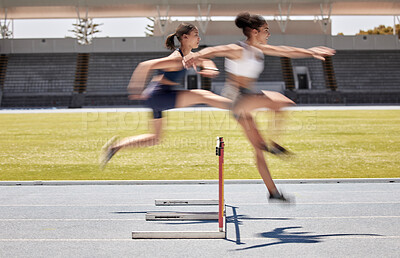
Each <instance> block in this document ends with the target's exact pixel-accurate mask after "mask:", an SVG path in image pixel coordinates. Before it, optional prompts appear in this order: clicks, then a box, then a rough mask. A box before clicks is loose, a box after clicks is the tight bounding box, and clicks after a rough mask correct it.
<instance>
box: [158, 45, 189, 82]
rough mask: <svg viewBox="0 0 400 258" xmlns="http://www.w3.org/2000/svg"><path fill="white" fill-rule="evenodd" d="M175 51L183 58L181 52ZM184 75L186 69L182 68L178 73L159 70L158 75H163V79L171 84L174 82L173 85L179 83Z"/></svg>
mask: <svg viewBox="0 0 400 258" xmlns="http://www.w3.org/2000/svg"><path fill="white" fill-rule="evenodd" d="M177 50H178V51H179V53H180V54H181V56H182V57H183V53H182V50H180V49H179V48H178V49H177ZM185 73H186V69H185V68H183V69H182V70H179V71H171V72H167V71H163V70H159V74H163V75H164V78H166V79H168V80H169V81H171V82H175V83H179V82H180V80H181V79H182V78H183V76H184V75H185Z"/></svg>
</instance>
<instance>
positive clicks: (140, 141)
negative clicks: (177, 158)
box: [111, 118, 163, 151]
mask: <svg viewBox="0 0 400 258" xmlns="http://www.w3.org/2000/svg"><path fill="white" fill-rule="evenodd" d="M162 123H163V119H162V118H158V119H153V131H154V132H153V133H152V134H141V135H136V136H131V137H126V138H124V139H122V140H120V141H118V142H116V143H115V144H114V145H113V146H112V147H111V148H112V149H115V150H117V151H118V150H120V149H123V148H135V147H146V146H153V145H157V144H159V142H160V139H161V133H162Z"/></svg>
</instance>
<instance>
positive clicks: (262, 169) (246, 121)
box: [238, 116, 278, 194]
mask: <svg viewBox="0 0 400 258" xmlns="http://www.w3.org/2000/svg"><path fill="white" fill-rule="evenodd" d="M238 122H239V124H240V125H241V126H242V128H243V130H244V133H245V134H246V136H247V138H248V139H249V141H250V143H251V144H252V145H253V147H254V150H255V156H256V157H255V158H256V164H257V169H258V173H260V176H261V178H262V179H263V181H264V184H265V186H266V187H267V189H268V191H269V193H270V194H274V193H276V192H277V191H278V190H277V189H276V185H275V183H274V181H273V180H272V177H271V174H270V172H269V169H268V166H267V163H266V161H265V157H264V153H263V150H262V149H260V146H261V144H264V145H265V142H264V139H263V138H262V137H261V135H260V133H259V131H258V130H257V126H256V124H255V122H254V120H253V118H252V117H251V116H242V117H240V118H239V119H238Z"/></svg>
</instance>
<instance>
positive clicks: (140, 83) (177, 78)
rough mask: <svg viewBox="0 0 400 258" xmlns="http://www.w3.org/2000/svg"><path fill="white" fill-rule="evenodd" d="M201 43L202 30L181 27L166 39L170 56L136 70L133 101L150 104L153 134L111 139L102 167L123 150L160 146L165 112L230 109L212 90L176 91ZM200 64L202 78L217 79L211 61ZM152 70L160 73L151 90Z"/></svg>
mask: <svg viewBox="0 0 400 258" xmlns="http://www.w3.org/2000/svg"><path fill="white" fill-rule="evenodd" d="M175 38H177V40H178V41H179V43H180V46H179V48H177V47H176V46H175V42H174V40H175ZM199 42H200V37H199V31H198V29H197V28H196V27H195V26H194V25H192V24H187V23H183V24H180V25H179V26H178V28H177V29H176V32H175V33H173V34H171V35H169V36H168V37H167V39H166V42H165V45H166V47H167V48H168V49H170V50H173V52H172V53H171V54H170V55H169V56H167V57H164V58H159V59H153V60H148V61H145V62H142V63H140V64H139V65H138V66H137V67H136V69H135V71H134V72H133V75H132V77H131V80H130V82H129V85H128V92H129V94H130V95H129V98H130V99H144V100H145V102H146V104H147V105H148V106H149V107H150V108H151V109H152V110H153V118H154V119H153V132H152V133H150V134H142V135H137V136H131V137H126V138H124V139H121V140H119V139H118V138H117V137H113V138H111V139H110V140H109V141H108V142H107V143H106V144H105V145H104V146H103V148H102V153H101V156H100V167H101V168H102V169H104V168H105V166H106V164H107V163H108V162H109V161H110V159H111V158H112V157H113V156H114V155H115V154H116V153H117V152H118V151H119V150H121V149H124V148H132V147H145V146H152V145H156V144H159V142H160V139H161V136H162V123H163V118H162V112H163V111H165V110H169V109H173V108H182V107H188V106H192V105H196V104H207V105H210V106H213V107H216V108H221V109H229V107H230V105H231V102H232V101H231V100H229V99H227V98H224V97H221V96H219V95H216V94H214V93H212V92H210V91H207V90H200V89H198V90H177V89H175V87H176V85H179V83H180V82H181V80H182V78H183V77H184V75H185V72H186V68H185V67H184V62H183V57H185V56H187V55H188V54H190V53H191V51H192V49H195V48H197V47H198V46H199ZM196 65H200V66H201V68H202V70H201V71H200V72H199V73H200V74H201V75H202V76H206V77H210V78H213V77H215V76H217V75H218V74H219V72H218V69H217V68H216V66H215V64H214V62H212V61H211V60H202V61H197V62H196ZM152 70H158V71H159V73H160V74H159V75H157V76H155V77H153V79H152V80H151V82H150V84H149V85H148V86H147V88H146V89H145V90H143V89H144V86H145V83H146V80H147V78H148V76H149V73H150V72H151V71H152Z"/></svg>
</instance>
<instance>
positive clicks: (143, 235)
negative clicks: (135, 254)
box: [132, 231, 226, 239]
mask: <svg viewBox="0 0 400 258" xmlns="http://www.w3.org/2000/svg"><path fill="white" fill-rule="evenodd" d="M224 238H226V232H225V231H222V232H218V231H133V232H132V239H224Z"/></svg>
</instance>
